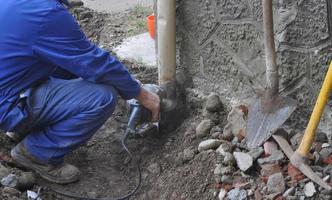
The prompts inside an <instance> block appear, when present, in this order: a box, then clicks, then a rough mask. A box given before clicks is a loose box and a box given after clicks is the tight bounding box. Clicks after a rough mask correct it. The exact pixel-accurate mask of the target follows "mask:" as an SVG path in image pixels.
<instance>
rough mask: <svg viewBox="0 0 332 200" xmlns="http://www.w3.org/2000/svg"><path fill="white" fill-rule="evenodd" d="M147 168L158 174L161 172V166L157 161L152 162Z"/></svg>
mask: <svg viewBox="0 0 332 200" xmlns="http://www.w3.org/2000/svg"><path fill="white" fill-rule="evenodd" d="M147 170H148V171H149V172H150V173H152V174H156V175H159V174H160V173H161V166H160V165H159V164H158V163H152V164H150V165H149V166H148V168H147Z"/></svg>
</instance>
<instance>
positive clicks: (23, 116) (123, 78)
mask: <svg viewBox="0 0 332 200" xmlns="http://www.w3.org/2000/svg"><path fill="white" fill-rule="evenodd" d="M63 1H64V0H63ZM74 77H75V78H74ZM139 92H140V86H139V84H138V83H137V81H136V80H135V79H133V78H132V76H131V75H130V74H129V72H128V71H127V69H126V68H125V67H124V66H123V65H122V64H121V63H120V62H119V61H118V60H117V59H116V58H114V57H113V56H111V55H110V54H109V53H108V52H106V51H104V50H102V49H100V48H98V47H97V46H96V45H94V44H92V43H91V42H90V41H89V40H88V39H87V38H86V36H85V35H84V33H83V32H82V31H81V29H80V27H79V25H78V24H77V22H76V21H75V19H74V18H73V17H72V16H71V14H70V13H69V12H68V10H67V8H66V7H65V5H63V2H62V1H60V0H5V1H1V5H0V129H2V130H5V131H17V132H25V131H29V134H28V135H27V136H26V137H25V139H24V140H23V144H24V145H25V147H26V149H27V150H28V152H29V153H30V154H31V155H32V156H33V157H35V158H37V159H38V160H40V161H43V162H45V163H49V164H60V163H62V162H63V157H64V156H65V155H66V154H68V153H69V152H71V151H73V150H74V149H75V148H77V147H79V146H80V145H81V144H83V143H85V142H87V140H88V139H89V138H90V137H91V136H92V135H93V134H94V133H95V132H96V131H97V130H98V129H99V128H100V127H101V126H102V124H103V123H104V122H105V121H106V120H107V119H108V118H109V117H110V116H111V114H112V112H113V111H114V109H115V106H116V102H117V95H118V94H119V95H120V96H121V97H123V98H124V99H131V98H135V97H137V96H138V94H139Z"/></svg>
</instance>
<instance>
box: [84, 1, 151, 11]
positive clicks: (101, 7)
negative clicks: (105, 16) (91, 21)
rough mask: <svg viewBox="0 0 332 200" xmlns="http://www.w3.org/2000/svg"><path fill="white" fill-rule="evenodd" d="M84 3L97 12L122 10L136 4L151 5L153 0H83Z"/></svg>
mask: <svg viewBox="0 0 332 200" xmlns="http://www.w3.org/2000/svg"><path fill="white" fill-rule="evenodd" d="M83 2H84V5H85V6H86V7H88V8H91V9H93V10H97V11H99V12H107V13H116V12H122V11H125V10H128V9H131V8H134V7H135V6H137V5H141V6H144V7H148V6H152V5H153V0H83Z"/></svg>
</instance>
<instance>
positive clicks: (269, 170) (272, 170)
mask: <svg viewBox="0 0 332 200" xmlns="http://www.w3.org/2000/svg"><path fill="white" fill-rule="evenodd" d="M261 168H262V169H261V175H262V176H266V177H269V176H271V175H273V174H276V173H280V172H282V169H281V167H280V166H279V165H278V164H265V165H261Z"/></svg>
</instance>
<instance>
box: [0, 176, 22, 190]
mask: <svg viewBox="0 0 332 200" xmlns="http://www.w3.org/2000/svg"><path fill="white" fill-rule="evenodd" d="M18 180H19V179H18V177H17V176H16V175H15V174H9V175H8V176H6V177H4V178H2V179H1V185H3V186H5V187H12V188H15V187H17V186H18Z"/></svg>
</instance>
